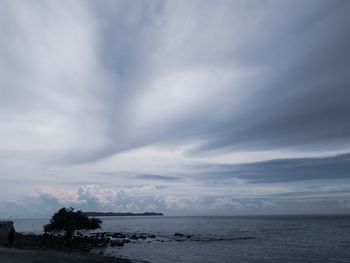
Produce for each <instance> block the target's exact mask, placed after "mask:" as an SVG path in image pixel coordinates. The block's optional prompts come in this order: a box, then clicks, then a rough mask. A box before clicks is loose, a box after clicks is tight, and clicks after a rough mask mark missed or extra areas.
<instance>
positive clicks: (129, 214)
mask: <svg viewBox="0 0 350 263" xmlns="http://www.w3.org/2000/svg"><path fill="white" fill-rule="evenodd" d="M83 214H84V215H86V216H163V215H164V214H163V213H155V212H145V213H114V212H83Z"/></svg>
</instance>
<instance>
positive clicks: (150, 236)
mask: <svg viewBox="0 0 350 263" xmlns="http://www.w3.org/2000/svg"><path fill="white" fill-rule="evenodd" d="M148 237H149V238H156V235H148Z"/></svg>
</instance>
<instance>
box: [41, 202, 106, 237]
mask: <svg viewBox="0 0 350 263" xmlns="http://www.w3.org/2000/svg"><path fill="white" fill-rule="evenodd" d="M101 223H102V222H101V220H100V219H98V218H88V217H87V216H86V215H84V214H83V213H82V212H81V211H80V210H77V211H75V210H74V208H72V207H70V208H65V207H63V208H61V209H60V210H58V212H56V213H54V214H53V216H52V218H51V220H50V223H49V224H47V225H44V231H45V233H48V232H49V233H60V232H64V233H65V235H66V237H67V238H69V239H70V238H71V237H72V236H73V234H74V232H75V231H86V230H94V229H98V228H100V227H101Z"/></svg>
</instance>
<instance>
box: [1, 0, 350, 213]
mask: <svg viewBox="0 0 350 263" xmlns="http://www.w3.org/2000/svg"><path fill="white" fill-rule="evenodd" d="M349 11H350V2H348V1H342V0H334V1H329V0H310V1H307V2H305V1H302V0H296V1H283V0H282V1H269V0H262V1H260V0H259V1H258V0H257V1H253V0H252V1H226V0H221V1H218V2H215V3H214V2H213V1H209V0H208V1H157V0H155V1H147V2H145V1H112V0H110V1H109V0H106V1H102V2H101V1H74V2H71V1H64V0H63V1H60V2H53V1H26V2H24V1H16V0H14V1H1V3H0V37H1V39H2V41H1V42H0V93H1V96H0V167H1V168H0V174H1V180H0V181H1V182H2V187H0V188H2V189H0V190H2V191H0V192H1V193H0V194H1V198H3V199H4V200H5V199H6V200H14V199H16V198H17V199H18V198H19V194H15V193H16V192H18V193H21V195H27V194H29V192H31V191H32V189H34V188H35V187H36V186H38V187H39V188H40V187H43V188H44V187H46V186H47V187H55V186H58V185H60V186H62V185H64V186H65V187H67V188H69V186H71V187H73V186H76V185H80V186H82V187H83V186H86V184H90V183H92V182H94V183H96V185H107V184H110V183H111V181H113V186H115V187H116V189H119V188H120V187H127V186H130V187H133V186H140V185H143V184H144V183H145V182H146V183H147V184H148V183H150V182H153V181H154V182H161V183H163V184H164V185H165V186H163V189H162V190H163V192H162V194H161V195H159V196H155V195H154V196H152V195H146V194H143V197H142V198H141V197H140V196H138V197H137V198H136V197H135V198H133V197H131V196H129V195H128V194H125V193H124V194H123V193H120V196H119V199H118V200H124V201H120V202H119V201H116V200H115V199H113V200H112V201H113V202H115V204H119V205H116V206H113V207H111V206H109V205H108V206H104V205H105V203H104V202H102V201H101V199H100V198H99V197H97V196H98V195H97V194H91V192H89V191H90V190H91V189H90V190H89V191H86V189H85V190H84V189H83V188H81V191H80V192H79V191H78V193H77V196H78V200H77V202H76V203H73V204H75V205H79V206H80V207H82V208H84V209H104V208H106V209H107V208H109V209H112V208H113V209H121V210H128V209H135V210H137V209H141V207H148V206H149V207H152V205H155V206H154V207H155V208H159V209H162V208H164V207H167V209H168V210H169V211H175V210H176V209H180V206H175V205H174V207H173V208H169V207H168V206H167V204H165V203H167V202H166V200H165V199H166V198H165V196H167V195H169V193H170V191H172V192H171V193H174V192H182V193H183V192H185V191H187V192H191V191H192V190H193V189H196V190H198V192H200V193H201V194H202V195H203V198H200V197H198V198H199V199H200V201H198V202H193V203H191V200H187V201H186V202H185V201H184V203H185V205H184V207H186V208H181V209H183V210H182V211H185V210H186V209H187V211H192V210H191V209H192V208H193V207H195V206H197V205H199V204H201V205H202V207H203V209H204V207H205V204H208V205H209V204H217V203H218V202H220V200H219V199H220V198H213V197H208V196H205V195H206V194H205V193H206V191H209V190H210V189H209V188H210V187H212V188H215V187H219V188H220V189H223V188H224V187H226V188H225V191H226V192H225V193H223V195H225V196H226V197H227V196H228V197H230V196H232V191H233V190H232V189H230V187H231V186H232V185H234V184H239V183H242V182H243V183H242V186H241V188H244V189H245V187H248V186H247V185H253V184H261V183H265V184H276V183H280V184H283V185H284V186H285V187H286V188H288V187H291V185H293V184H295V183H298V182H305V181H310V180H314V181H320V180H324V181H326V180H342V179H348V178H349V173H348V171H350V167H349V163H350V160H349V155H348V154H345V155H337V156H334V157H327V158H314V159H312V158H300V159H291V158H287V159H283V160H270V159H272V157H271V156H269V154H267V155H266V157H264V158H260V159H264V160H270V161H266V162H259V163H257V162H253V160H250V159H249V158H253V157H251V156H252V155H253V154H254V153H256V152H269V151H270V152H273V151H274V152H275V153H276V152H281V153H283V154H284V156H283V157H281V158H285V156H287V157H288V154H289V155H290V156H293V154H295V155H298V156H312V155H313V154H315V153H320V152H322V153H323V156H325V155H327V154H328V155H330V154H331V152H337V153H339V152H349V149H350V144H349V142H350V124H349V121H348V116H349V115H350V106H349V105H350V92H349V88H348V86H349V83H350V77H349V74H348V69H349V68H350V62H349V61H350V52H349V46H350V37H349V34H348V32H349V30H350V19H349V18H348V13H349ZM184 145H185V146H188V147H185V148H186V151H185V153H184V152H181V153H180V154H179V153H176V154H174V155H173V156H171V154H169V155H167V154H165V155H167V156H166V158H164V160H165V161H164V163H163V159H162V160H161V158H160V157H161V156H160V154H159V153H160V152H162V150H159V149H167V150H168V152H167V153H174V152H176V149H178V148H182V147H183V146H184ZM145 148H146V150H145V151H143V150H144V149H145ZM150 149H153V150H154V149H157V150H158V155H157V153H155V151H156V150H155V151H152V150H150ZM174 149H175V150H174ZM133 151H136V152H137V151H139V155H137V154H135V155H136V157H135V155H133ZM130 152H131V153H130ZM165 152H166V151H165ZM178 152H180V151H178ZM240 153H242V154H245V155H246V156H248V157H247V158H246V159H247V160H245V164H235V165H233V164H231V163H232V162H234V161H235V160H234V158H233V159H230V160H229V161H227V163H228V164H227V165H215V164H213V165H211V161H210V160H209V159H210V158H207V157H208V156H209V157H215V158H216V159H218V158H221V156H222V155H223V154H236V156H238V155H239V154H240ZM247 153H248V154H247ZM249 153H252V155H251V156H249ZM180 155H181V156H180ZM122 156H124V159H123V157H122ZM125 156H126V157H125ZM130 156H131V157H130ZM274 156H276V155H274ZM315 156H316V155H315ZM317 156H319V154H317ZM118 157H120V158H121V161H119V163H118V161H116V160H117V159H118ZM129 157H130V159H129ZM132 158H135V159H132ZM152 158H153V159H152ZM144 159H147V161H148V160H150V161H149V163H151V164H149V165H148V166H147V165H145V161H143V160H144ZM253 159H254V158H253ZM152 160H153V162H151V161H152ZM154 160H155V161H154ZM114 161H116V162H114ZM157 161H158V162H159V165H157ZM132 162H134V163H133V164H131V163H132ZM225 162H226V161H225ZM198 163H200V164H203V163H204V164H205V165H204V166H200V167H199V168H200V169H201V170H200V171H201V173H198V167H197V166H196V165H197V164H198ZM220 163H224V161H222V162H220ZM123 164H124V166H123ZM138 166H143V167H147V169H141V168H139V167H138ZM120 167H122V168H120ZM164 167H165V168H164ZM138 168H139V169H138ZM172 169H174V170H176V171H172V172H169V171H171V170H172ZM178 170H179V171H180V172H178ZM135 175H136V176H135ZM193 178H194V182H193V181H192V179H193ZM231 179H232V180H231ZM230 180H231V181H230ZM235 180H236V181H235ZM229 181H230V184H229V183H228V182H229ZM14 182H18V184H16V183H14ZM194 184H196V185H194ZM210 184H212V185H210ZM7 186H11V187H7ZM157 187H161V186H157ZM196 187H197V188H196ZM201 187H203V189H202V188H201ZM9 189H10V190H9ZM15 189H16V191H15ZM235 190H237V189H236V188H235ZM338 190H339V189H338ZM213 191H217V189H214V190H213ZM317 191H319V190H315V194H316V193H317ZM334 191H336V190H334ZM242 192H243V190H242V191H241V193H242ZM99 194H101V193H99ZM216 194H217V193H216ZM300 194H301V193H300ZM320 194H322V191H321V192H320ZM323 194H324V193H323ZM140 195H142V194H140ZM213 195H214V194H213ZM9 196H11V198H10V197H9ZM213 200H214V201H213ZM218 200H219V201H218ZM225 200H226V201H227V200H229V198H228V199H225ZM61 201H62V200H61V199H59V198H58V199H57V200H56V199H55V198H53V199H50V196H41V197H39V198H37V199H35V198H34V199H33V200H32V202H33V205H31V204H28V203H25V204H23V206H28V207H30V206H34V204H37V205H43V206H44V203H45V204H47V207H48V209H49V207H51V208H53V207H57V206H58V205H61V204H62V202H61ZM110 201H111V200H110ZM112 201H111V202H112ZM226 201H225V202H226ZM231 201H232V200H231ZM231 201H227V202H228V203H230V202H231ZM9 202H10V201H9ZM11 202H12V201H11ZM14 202H15V201H14ZM118 202H119V203H118ZM232 202H233V201H232ZM232 202H231V203H232ZM267 202H269V200H267ZM315 202H316V201H315ZM330 202H333V203H336V201H335V199H334V200H333V199H332V201H330ZM15 203H16V202H15ZM246 203H249V202H248V201H247V202H246ZM316 203H317V202H316ZM234 204H237V203H235V201H234V202H233V203H232V204H231V206H232V207H234V206H235V205H234ZM213 206H215V205H213ZM238 206H239V205H238ZM238 206H237V207H238ZM17 207H21V205H19V204H18V203H17ZM305 207H306V206H305ZM172 209H174V210H172ZM319 209H321V205H320V206H319ZM29 210H30V209H29ZM29 210H28V211H29ZM11 211H12V210H11ZM26 211H27V210H26ZM222 211H225V209H223V210H222ZM36 212H37V213H39V212H40V211H36Z"/></svg>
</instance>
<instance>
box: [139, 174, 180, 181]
mask: <svg viewBox="0 0 350 263" xmlns="http://www.w3.org/2000/svg"><path fill="white" fill-rule="evenodd" d="M134 178H135V179H144V180H151V181H165V182H174V181H179V180H181V178H180V177H176V176H163V175H154V174H141V175H136V176H134Z"/></svg>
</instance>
